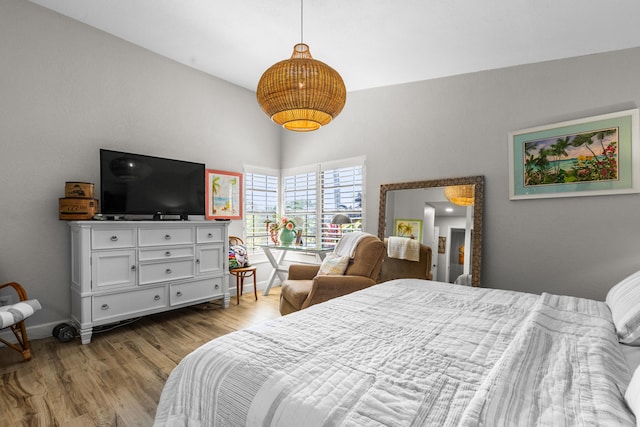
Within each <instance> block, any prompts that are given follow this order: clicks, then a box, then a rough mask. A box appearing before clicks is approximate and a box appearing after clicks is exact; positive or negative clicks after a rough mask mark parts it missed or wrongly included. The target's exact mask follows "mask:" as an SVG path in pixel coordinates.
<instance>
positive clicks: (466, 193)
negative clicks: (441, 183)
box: [444, 185, 474, 206]
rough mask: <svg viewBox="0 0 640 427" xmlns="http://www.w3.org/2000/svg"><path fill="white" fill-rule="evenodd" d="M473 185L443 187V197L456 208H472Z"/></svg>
mask: <svg viewBox="0 0 640 427" xmlns="http://www.w3.org/2000/svg"><path fill="white" fill-rule="evenodd" d="M473 196H474V186H473V185H451V186H448V187H444V197H446V198H447V200H449V201H450V202H451V203H453V204H454V205H458V206H473Z"/></svg>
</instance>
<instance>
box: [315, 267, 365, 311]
mask: <svg viewBox="0 0 640 427" xmlns="http://www.w3.org/2000/svg"><path fill="white" fill-rule="evenodd" d="M375 284H376V282H375V280H373V279H370V278H369V277H364V276H333V275H330V276H316V277H315V278H314V279H313V286H312V287H311V292H310V293H309V296H308V297H307V299H306V300H305V302H304V303H303V304H302V308H307V307H309V306H311V305H314V304H319V303H321V302H325V301H328V300H330V299H332V298H336V297H340V296H343V295H347V294H350V293H352V292H355V291H359V290H361V289H364V288H368V287H369V286H373V285H375Z"/></svg>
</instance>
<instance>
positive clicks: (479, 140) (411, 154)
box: [282, 48, 640, 299]
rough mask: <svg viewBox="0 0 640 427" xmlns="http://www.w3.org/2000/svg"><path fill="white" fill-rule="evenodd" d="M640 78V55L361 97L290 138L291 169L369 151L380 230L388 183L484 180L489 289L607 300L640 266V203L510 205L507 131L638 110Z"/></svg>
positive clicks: (286, 139)
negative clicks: (316, 126)
mask: <svg viewBox="0 0 640 427" xmlns="http://www.w3.org/2000/svg"><path fill="white" fill-rule="evenodd" d="M334 65H335V66H336V67H337V65H336V64H334ZM337 69H338V70H339V67H337ZM638 75H640V49H637V48H636V49H631V50H624V51H618V52H609V53H605V54H600V55H592V56H585V57H579V58H573V59H567V60H560V61H552V62H546V63H538V64H532V65H526V66H519V67H513V68H506V69H500V70H494V71H487V72H479V73H473V74H467V75H461V76H455V77H449V78H443V79H436V80H430V81H423V82H418V83H411V84H405V85H398V86H392V87H386V88H379V89H372V90H364V91H357V92H352V93H349V94H348V99H347V104H346V106H345V109H344V110H343V112H342V113H341V115H340V116H338V117H337V118H336V120H335V121H334V123H331V124H330V125H328V126H327V127H325V128H323V129H320V130H319V131H317V132H315V133H311V134H302V135H300V134H294V133H286V134H283V146H282V155H283V167H289V166H293V165H300V164H308V163H313V162H316V161H319V160H320V161H322V160H326V159H332V158H338V157H350V156H356V155H361V154H365V155H366V156H367V175H366V182H367V183H366V217H365V220H366V223H365V228H366V230H367V231H369V232H371V233H374V234H377V219H378V198H379V196H378V195H379V187H380V184H385V183H394V182H402V181H418V180H428V179H436V178H448V177H456V176H470V175H484V176H485V180H486V181H485V183H486V192H485V203H486V204H485V218H484V225H485V235H484V245H483V263H482V283H483V285H484V286H491V287H497V288H504V289H515V290H520V291H528V292H534V293H540V292H553V293H560V294H568V295H575V296H581V297H588V298H595V299H604V297H605V295H606V292H607V291H608V289H609V288H610V287H611V286H612V285H613V284H615V283H616V282H617V281H619V280H620V279H622V278H624V277H626V276H627V275H629V274H630V273H632V272H634V271H636V270H639V269H640V248H639V246H640V221H639V220H638V212H640V195H637V194H632V195H616V196H597V197H573V198H559V199H535V200H519V201H510V200H509V198H508V191H509V190H508V155H507V147H508V145H507V139H508V138H507V134H508V132H509V131H513V130H519V129H525V128H529V127H533V126H538V125H545V124H550V123H556V122H560V121H565V120H570V119H577V118H583V117H589V116H593V115H598V114H604V113H610V112H615V111H621V110H626V109H631V108H636V107H637V105H638V103H639V101H640V83H639V80H638ZM635 131H638V129H635ZM634 172H635V173H638V172H639V171H634Z"/></svg>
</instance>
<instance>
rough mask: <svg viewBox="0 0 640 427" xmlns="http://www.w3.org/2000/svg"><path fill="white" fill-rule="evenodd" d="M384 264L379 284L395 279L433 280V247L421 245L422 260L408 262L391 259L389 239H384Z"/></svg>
mask: <svg viewBox="0 0 640 427" xmlns="http://www.w3.org/2000/svg"><path fill="white" fill-rule="evenodd" d="M384 246H385V251H384V262H383V263H382V268H381V269H380V277H379V278H378V282H379V283H382V282H386V281H387V280H393V279H408V278H412V279H426V280H432V279H433V275H432V274H431V247H430V246H427V245H423V244H420V260H419V261H417V262H416V261H408V260H406V259H397V258H389V257H388V256H387V249H386V248H387V239H384Z"/></svg>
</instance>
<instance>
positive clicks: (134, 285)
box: [69, 221, 229, 344]
mask: <svg viewBox="0 0 640 427" xmlns="http://www.w3.org/2000/svg"><path fill="white" fill-rule="evenodd" d="M69 225H70V227H71V319H72V320H73V322H75V323H76V326H78V329H79V330H80V336H81V338H82V343H83V344H88V343H89V342H90V341H91V334H92V331H93V327H95V326H99V325H105V324H108V323H114V322H118V321H121V320H126V319H131V318H135V317H139V316H144V315H147V314H152V313H159V312H161V311H167V310H173V309H176V308H181V307H185V306H188V305H193V304H198V303H203V302H207V301H211V300H215V299H220V300H222V306H223V307H224V308H227V307H228V306H229V287H228V276H229V269H228V267H227V263H228V251H229V231H228V226H229V223H228V222H212V221H72V222H70V223H69Z"/></svg>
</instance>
